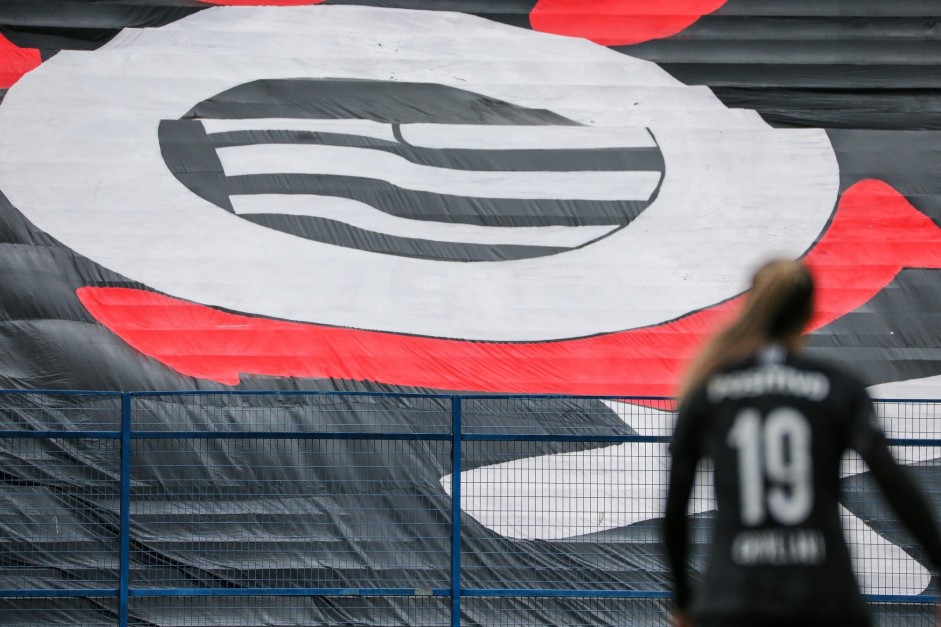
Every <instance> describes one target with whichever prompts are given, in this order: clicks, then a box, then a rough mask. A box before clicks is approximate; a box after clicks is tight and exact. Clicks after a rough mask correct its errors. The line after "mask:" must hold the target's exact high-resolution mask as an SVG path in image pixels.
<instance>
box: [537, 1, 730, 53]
mask: <svg viewBox="0 0 941 627" xmlns="http://www.w3.org/2000/svg"><path fill="white" fill-rule="evenodd" d="M726 1H727V0H658V1H657V2H650V0H539V2H538V3H537V4H536V6H535V7H534V8H533V10H532V13H530V15H529V22H530V24H531V25H532V27H533V29H535V30H538V31H542V32H544V33H555V34H557V35H569V36H570V37H584V38H585V39H590V40H591V41H593V42H595V43H598V44H601V45H603V46H626V45H630V44H639V43H642V42H645V41H650V40H651V39H662V38H663V37H670V36H671V35H675V34H677V33H679V32H681V31H682V30H684V29H685V28H687V27H688V26H690V25H691V24H692V23H693V22H695V21H696V20H698V19H699V18H701V17H702V16H703V15H706V14H707V13H712V12H713V11H715V10H716V9H718V8H719V7H721V6H722V5H723V4H725V3H726Z"/></svg>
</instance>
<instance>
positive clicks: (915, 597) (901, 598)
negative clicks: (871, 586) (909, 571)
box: [863, 594, 941, 605]
mask: <svg viewBox="0 0 941 627" xmlns="http://www.w3.org/2000/svg"><path fill="white" fill-rule="evenodd" d="M863 599H864V600H866V601H867V602H869V603H913V604H917V605H936V604H937V603H938V601H941V597H939V596H938V595H937V594H925V595H921V594H864V595H863Z"/></svg>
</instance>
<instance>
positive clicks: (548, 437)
mask: <svg viewBox="0 0 941 627" xmlns="http://www.w3.org/2000/svg"><path fill="white" fill-rule="evenodd" d="M120 437H121V432H120V431H14V430H8V429H5V430H0V439H7V438H35V439H68V440H76V439H87V440H115V439H119V438H120ZM671 437H672V436H669V435H553V434H545V433H540V434H529V435H523V434H500V433H465V434H462V435H461V439H462V440H465V441H478V442H582V443H592V442H612V443H627V442H646V443H660V444H669V442H670V439H671ZM131 438H132V439H136V440H197V439H198V440H206V439H210V440H218V439H222V440H225V439H242V440H244V439H249V440H433V441H441V442H443V441H449V440H450V439H451V436H450V434H447V433H389V432H386V433H356V432H312V431H311V432H309V431H233V432H218V431H132V432H131ZM886 442H887V443H888V444H890V445H892V446H916V447H932V446H937V447H941V438H925V439H921V438H887V439H886Z"/></svg>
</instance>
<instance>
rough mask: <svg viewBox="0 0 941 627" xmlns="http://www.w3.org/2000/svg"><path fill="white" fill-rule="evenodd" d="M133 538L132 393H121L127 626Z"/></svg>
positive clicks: (121, 608) (122, 603) (121, 597)
mask: <svg viewBox="0 0 941 627" xmlns="http://www.w3.org/2000/svg"><path fill="white" fill-rule="evenodd" d="M130 538H131V395H130V394H129V393H127V392H123V393H122V394H121V532H120V539H119V542H120V549H119V550H120V562H121V566H120V568H121V574H120V582H119V588H118V624H119V626H120V627H127V619H128V616H127V602H128V601H127V600H128V583H129V579H130Z"/></svg>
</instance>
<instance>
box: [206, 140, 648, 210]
mask: <svg viewBox="0 0 941 627" xmlns="http://www.w3.org/2000/svg"><path fill="white" fill-rule="evenodd" d="M217 152H218V154H219V159H220V160H221V161H222V166H223V168H224V169H225V172H226V174H227V175H229V176H237V175H243V174H286V173H307V174H327V175H337V176H361V177H368V178H373V179H382V180H385V181H388V182H390V183H392V184H393V185H396V186H398V187H401V188H404V189H410V190H414V191H423V192H434V193H439V194H453V195H457V196H472V197H478V198H511V199H579V200H647V199H648V198H650V195H651V194H652V193H653V191H654V190H655V189H656V187H657V183H658V182H659V181H660V173H659V172H633V171H632V172H480V171H467V170H449V169H444V168H434V167H430V166H424V165H417V164H414V163H411V162H410V161H408V160H406V159H403V158H402V157H399V156H398V155H393V154H390V153H385V152H381V151H376V150H364V149H361V148H346V147H340V146H318V145H298V144H263V145H253V146H232V147H228V148H220V149H218V151H217Z"/></svg>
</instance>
